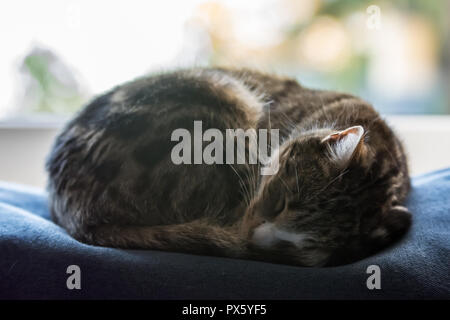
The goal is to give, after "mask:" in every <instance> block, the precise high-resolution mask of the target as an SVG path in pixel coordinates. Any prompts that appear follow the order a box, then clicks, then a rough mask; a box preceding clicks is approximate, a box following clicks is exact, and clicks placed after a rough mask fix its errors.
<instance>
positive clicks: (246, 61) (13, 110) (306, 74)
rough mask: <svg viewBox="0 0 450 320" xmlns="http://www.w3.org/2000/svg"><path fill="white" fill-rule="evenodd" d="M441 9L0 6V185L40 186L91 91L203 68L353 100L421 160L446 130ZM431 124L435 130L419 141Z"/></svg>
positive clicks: (238, 2)
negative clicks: (388, 123) (370, 109)
mask: <svg viewBox="0 0 450 320" xmlns="http://www.w3.org/2000/svg"><path fill="white" fill-rule="evenodd" d="M449 12H450V6H449V1H424V0H396V1H365V0H345V1H334V0H247V1H242V0H227V1H226V0H223V1H219V0H215V1H211V0H203V1H202V0H181V1H174V0H165V1H134V0H127V1H82V0H40V1H24V0H15V1H9V2H6V1H4V2H1V4H0V37H1V43H2V46H1V50H0V88H1V90H0V92H1V93H2V94H1V95H0V152H1V154H0V179H6V180H10V181H19V182H25V183H29V184H34V185H38V186H42V185H43V181H44V178H45V176H44V173H43V172H42V162H43V160H42V159H41V158H44V155H45V153H46V152H48V148H49V147H50V143H51V140H52V139H53V137H54V134H55V132H56V130H57V128H59V127H60V126H61V124H62V123H63V122H64V121H65V120H66V119H67V118H68V117H70V116H71V115H72V114H73V113H74V112H76V111H77V110H78V109H80V108H81V107H82V105H83V104H84V103H86V102H87V101H88V100H89V99H90V98H92V97H93V96H94V95H96V94H99V93H101V92H103V91H105V90H108V89H110V88H111V87H113V86H115V85H117V84H119V83H122V82H124V81H128V80H131V79H133V78H135V77H138V76H142V75H144V74H150V73H152V72H155V71H161V70H168V69H172V68H175V67H189V66H207V65H222V66H227V65H230V66H247V67H253V68H258V69H262V70H264V71H269V72H277V73H281V74H287V75H290V76H292V77H295V78H297V79H298V80H299V81H300V82H301V83H302V84H304V85H305V86H309V87H315V88H322V89H331V90H340V91H347V92H351V93H353V94H356V95H359V96H361V97H363V98H365V99H366V100H368V101H370V102H371V103H373V104H374V105H375V107H376V108H377V109H378V110H379V111H380V112H382V113H383V114H385V115H397V116H392V117H391V118H392V119H393V122H395V124H396V125H397V126H399V127H400V130H401V131H402V130H403V131H404V130H406V131H408V130H409V132H410V134H404V133H403V134H404V135H405V136H406V137H408V138H409V139H410V140H411V141H412V142H414V143H412V142H408V144H411V146H412V147H410V149H411V148H412V149H413V150H414V151H413V152H414V154H416V153H417V156H415V157H416V158H417V159H419V158H420V157H421V156H422V157H425V156H426V155H427V152H428V156H430V155H429V151H427V150H435V149H436V148H434V145H432V144H431V145H430V139H433V141H437V139H441V138H442V137H439V135H441V134H443V132H444V131H445V130H450V126H449V124H450V122H449V121H448V117H445V116H444V115H445V114H450V104H449V101H450V99H449V97H450V72H449V71H450V70H449V69H450V48H449V46H450V45H449V29H450V28H449V19H448V18H449ZM402 115H440V116H438V117H431V118H430V117H429V118H427V120H423V117H422V118H420V117H419V118H417V117H415V118H414V117H406V118H405V117H404V116H402ZM418 119H419V120H420V121H419V120H418ZM19 129H20V130H19ZM431 129H433V130H435V131H436V130H438V131H439V133H436V132H437V131H436V132H434V136H433V138H431V136H430V137H428V138H427V139H428V140H426V139H425V138H424V136H425V135H426V134H429V132H430V130H431ZM14 130H15V131H14ZM46 130H47V131H46ZM442 130H444V131H442ZM425 131H426V132H425ZM445 132H447V131H445ZM414 134H415V135H416V138H414V139H412V138H411V135H414ZM446 134H447V135H446V136H448V133H446ZM33 139H34V140H33ZM424 139H425V140H424ZM441 140H442V139H441ZM30 141H32V142H30ZM421 141H422V142H421ZM420 143H422V144H421V145H420ZM432 147H433V149H430V148H432ZM441 147H442V146H441ZM424 148H429V149H424ZM448 149H449V150H450V147H449V148H448ZM24 150H28V153H27V154H25V153H24ZM30 150H32V153H31V151H30ZM416 150H417V151H416ZM419 151H420V152H419ZM449 152H450V151H449ZM33 155H35V157H36V159H38V160H39V161H36V163H33V164H32V163H30V157H33ZM447 155H448V158H450V154H445V155H444V154H442V155H440V156H437V158H438V160H439V161H440V162H439V161H438V162H439V166H443V165H447V164H448V165H450V162H449V160H448V159H447V158H445V157H447ZM2 156H3V157H2ZM21 161H22V162H23V163H22V162H21ZM417 161H419V160H417ZM427 161H428V162H427ZM430 161H431V162H430ZM433 161H437V160H432V159H430V158H424V159H423V160H422V162H421V165H418V164H414V166H413V167H414V172H416V173H417V172H423V171H425V170H426V169H430V168H435V167H436V166H437V165H433V166H431V165H429V164H430V163H433ZM417 163H419V162H417ZM30 166H31V169H30ZM38 167H39V170H38ZM18 168H21V169H20V170H18ZM17 171H20V172H17ZM38 171H39V172H38Z"/></svg>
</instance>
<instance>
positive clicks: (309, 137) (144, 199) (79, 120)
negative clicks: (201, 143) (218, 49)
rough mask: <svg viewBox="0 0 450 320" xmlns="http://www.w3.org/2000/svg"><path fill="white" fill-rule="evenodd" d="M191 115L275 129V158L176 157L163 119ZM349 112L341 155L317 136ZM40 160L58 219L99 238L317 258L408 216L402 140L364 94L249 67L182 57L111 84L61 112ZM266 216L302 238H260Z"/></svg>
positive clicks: (344, 252) (371, 243) (304, 260)
mask: <svg viewBox="0 0 450 320" xmlns="http://www.w3.org/2000/svg"><path fill="white" fill-rule="evenodd" d="M194 120H201V121H202V122H203V130H206V129H208V128H217V129H220V130H221V131H223V132H224V131H225V129H227V128H242V129H244V130H245V129H248V128H254V129H261V128H267V129H275V128H277V129H280V136H281V139H282V141H283V143H282V144H281V146H280V149H279V163H280V169H279V171H278V172H277V174H275V175H273V176H262V177H261V176H260V175H259V171H258V168H259V167H258V166H257V165H247V164H243V165H237V164H236V165H233V166H230V165H219V164H215V165H206V164H201V165H188V164H181V165H175V164H173V163H172V161H171V158H170V153H171V149H172V147H173V146H174V142H171V139H170V136H171V133H172V131H173V130H175V129H177V128H186V129H188V130H192V127H193V122H194ZM352 126H362V127H363V128H364V136H363V138H362V140H361V141H360V143H359V144H358V146H357V148H356V149H355V151H354V152H353V154H352V156H351V159H350V160H349V161H347V162H346V163H345V165H344V166H342V165H336V163H334V162H333V161H331V160H330V155H329V154H328V152H329V149H327V148H328V147H329V146H327V144H326V143H328V142H330V143H333V139H335V140H336V139H338V138H339V139H341V136H339V137H338V136H336V135H333V134H335V133H336V132H341V131H343V130H345V129H346V128H349V127H352ZM330 135H331V136H330ZM326 137H328V138H326ZM336 137H338V138H336ZM342 137H344V134H342ZM324 139H325V140H324ZM324 141H326V142H324ZM47 170H48V172H49V192H50V208H51V211H52V216H53V219H54V220H55V221H56V222H57V223H58V224H60V225H61V226H63V227H64V228H66V229H67V231H68V232H69V233H70V234H71V235H72V236H74V237H75V238H76V239H79V240H80V241H83V242H86V243H90V244H95V245H102V246H113V247H120V248H141V249H158V250H171V251H181V252H190V253H197V254H208V255H220V256H228V257H236V258H246V259H257V260H265V261H271V262H279V263H289V264H296V265H302V266H323V265H335V264H342V263H348V262H351V261H355V260H357V259H361V258H363V257H365V256H367V255H369V254H372V253H374V252H376V251H377V250H379V249H381V248H383V247H385V246H387V245H389V244H390V243H392V242H393V241H394V240H395V239H396V238H398V237H399V236H401V235H402V234H403V233H404V232H405V231H406V230H407V229H408V227H409V225H410V214H409V213H408V211H407V210H406V208H404V207H401V206H400V205H401V203H402V202H403V201H404V199H405V197H406V194H407V192H408V189H409V177H408V171H407V166H406V159H405V155H404V152H403V149H402V146H401V144H400V142H399V141H398V139H397V138H396V137H395V135H394V133H393V132H392V130H391V129H390V128H389V127H388V126H387V125H386V123H385V122H384V121H383V120H382V119H381V118H380V117H379V115H378V114H377V112H376V111H375V110H374V109H373V108H372V107H371V106H370V105H369V104H367V103H366V102H364V101H362V100H361V99H358V98H356V97H354V96H351V95H348V94H341V93H335V92H328V91H318V90H310V89H306V88H304V87H302V86H300V85H299V84H298V83H297V82H296V81H295V80H292V79H289V78H284V77H278V76H273V75H267V74H264V73H260V72H256V71H250V70H230V69H193V70H182V71H177V72H173V73H165V74H160V75H155V76H152V77H147V78H142V79H139V80H136V81H133V82H130V83H127V84H124V85H122V86H118V87H116V88H114V89H113V90H111V91H110V92H108V93H106V94H104V95H102V96H99V97H97V98H96V99H94V100H93V101H92V102H91V103H90V104H89V105H87V106H86V107H85V108H84V109H83V110H82V111H81V112H80V113H79V114H78V115H77V116H76V117H75V118H74V119H73V120H72V121H71V122H70V123H69V124H68V125H67V126H66V128H65V129H64V130H63V131H62V133H61V134H60V135H59V137H58V138H57V140H56V142H55V145H54V147H53V150H52V153H51V155H50V157H49V159H48V163H47ZM264 223H268V224H270V227H271V228H273V230H283V232H284V231H286V232H289V233H290V234H294V235H295V234H301V235H302V240H301V244H300V243H298V244H294V243H292V242H289V241H285V240H283V239H278V238H274V239H276V241H274V242H273V243H271V244H270V245H261V243H258V241H255V240H254V232H255V230H256V228H257V227H260V226H262V225H263V224H264ZM270 230H272V229H270ZM277 232H278V231H277Z"/></svg>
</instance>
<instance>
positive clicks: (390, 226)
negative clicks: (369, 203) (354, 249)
mask: <svg viewBox="0 0 450 320" xmlns="http://www.w3.org/2000/svg"><path fill="white" fill-rule="evenodd" d="M411 220H412V219H411V213H410V212H409V211H408V209H407V208H405V207H403V206H393V207H392V208H390V209H389V210H388V211H387V212H386V213H385V215H384V216H383V217H382V219H381V221H380V223H379V225H378V227H377V228H376V229H375V230H373V231H372V232H371V233H370V240H371V242H372V243H374V244H376V245H377V246H386V245H389V244H390V243H392V242H393V241H395V240H396V239H398V238H400V237H401V236H402V235H403V234H405V233H406V231H408V229H409V227H410V226H411Z"/></svg>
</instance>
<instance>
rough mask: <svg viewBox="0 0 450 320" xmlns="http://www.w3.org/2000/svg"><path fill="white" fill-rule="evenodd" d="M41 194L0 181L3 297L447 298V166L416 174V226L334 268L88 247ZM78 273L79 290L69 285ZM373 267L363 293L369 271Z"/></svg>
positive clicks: (449, 182)
mask: <svg viewBox="0 0 450 320" xmlns="http://www.w3.org/2000/svg"><path fill="white" fill-rule="evenodd" d="M46 201H47V200H46V195H45V193H44V192H42V191H37V190H33V189H29V188H25V187H23V186H18V185H12V184H7V183H0V299H433V298H438V299H449V298H450V169H447V170H441V171H436V172H432V173H429V174H425V175H421V176H418V177H415V178H414V179H413V189H412V192H411V194H410V196H409V200H408V207H409V209H410V210H411V212H412V213H413V216H414V220H413V226H412V228H411V230H410V232H409V233H408V235H407V236H406V237H404V238H403V239H402V240H401V241H400V242H398V243H397V244H395V245H394V246H392V247H390V248H388V249H386V250H384V251H383V252H380V253H379V254H377V255H375V256H372V257H369V258H367V259H365V260H362V261H359V262H356V263H353V264H350V265H345V266H339V267H333V268H301V267H293V266H286V265H277V264H270V263H263V262H256V261H245V260H236V259H228V258H218V257H207V256H197V255H188V254H181V253H172V252H160V251H144V250H142V251H141V250H120V249H114V248H102V247H95V246H89V245H85V244H83V243H80V242H78V241H76V240H74V239H72V238H71V237H70V236H69V235H68V234H67V233H66V232H65V231H64V230H63V229H62V228H60V227H59V226H57V225H55V224H54V223H53V222H52V221H51V220H50V218H49V213H48V210H47V206H46ZM70 265H77V266H79V267H80V270H81V277H80V283H81V289H72V290H70V289H68V287H67V285H66V281H67V279H68V277H69V276H70V275H71V274H68V273H67V272H66V271H67V268H68V267H69V266H70ZM371 265H377V266H379V268H380V277H379V280H380V285H381V288H380V289H376V288H375V289H372V290H370V289H368V287H367V283H366V282H367V279H368V278H369V277H370V276H371V274H368V273H367V268H368V267H369V266H371Z"/></svg>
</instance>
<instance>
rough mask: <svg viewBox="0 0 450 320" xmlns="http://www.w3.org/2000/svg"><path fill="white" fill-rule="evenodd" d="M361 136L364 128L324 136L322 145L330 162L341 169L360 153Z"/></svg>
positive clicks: (358, 127) (359, 127)
mask: <svg viewBox="0 0 450 320" xmlns="http://www.w3.org/2000/svg"><path fill="white" fill-rule="evenodd" d="M363 136H364V128H363V127H362V126H354V127H350V128H347V129H345V130H342V131H339V132H336V133H333V134H330V135H328V136H326V137H325V138H324V139H323V140H322V143H326V145H327V147H328V152H329V156H330V158H331V160H332V161H333V162H334V163H336V164H337V165H338V166H340V167H343V166H345V165H347V164H348V162H349V161H350V159H351V158H352V157H353V155H355V154H356V153H358V151H360V148H361V147H362V144H363V141H362V140H363V139H362V138H363Z"/></svg>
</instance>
